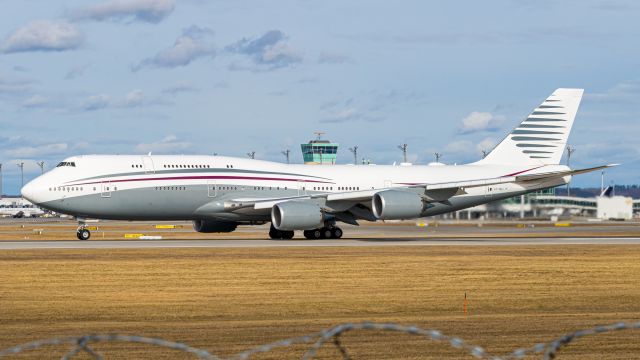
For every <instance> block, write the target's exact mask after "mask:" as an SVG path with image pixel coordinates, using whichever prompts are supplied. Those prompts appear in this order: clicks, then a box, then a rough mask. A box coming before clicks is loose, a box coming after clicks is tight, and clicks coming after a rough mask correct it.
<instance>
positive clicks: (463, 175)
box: [22, 89, 612, 240]
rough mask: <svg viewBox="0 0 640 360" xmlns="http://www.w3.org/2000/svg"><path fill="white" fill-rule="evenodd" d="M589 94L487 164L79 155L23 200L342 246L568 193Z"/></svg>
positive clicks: (552, 103) (526, 125) (97, 214)
mask: <svg viewBox="0 0 640 360" xmlns="http://www.w3.org/2000/svg"><path fill="white" fill-rule="evenodd" d="M582 94H583V90H582V89H557V90H556V91H554V92H553V94H551V96H549V97H548V98H547V99H545V100H544V101H543V102H542V104H540V105H539V106H538V107H537V108H535V110H534V111H533V112H532V113H531V114H529V116H527V117H526V118H525V119H524V120H523V121H522V122H521V123H520V124H519V125H518V126H517V127H516V128H515V129H514V130H512V131H511V133H509V134H508V135H507V136H506V138H505V139H504V140H503V141H502V142H500V143H499V144H498V145H497V146H496V147H495V148H494V149H493V150H492V151H491V152H490V153H489V154H488V155H487V156H486V157H485V158H484V159H482V160H480V161H477V162H474V163H470V164H465V165H438V166H433V165H431V166H430V165H425V166H423V165H414V166H390V165H389V166H382V165H376V166H373V165H369V166H367V165H363V166H353V165H330V166H310V165H293V164H292V165H290V164H282V163H276V162H269V161H260V160H253V159H243V158H234V157H224V156H184V155H177V156H176V155H171V156H169V155H167V156H160V155H148V156H140V155H82V156H73V157H70V158H67V159H65V160H64V161H62V162H60V163H59V164H58V166H57V167H56V168H55V169H53V170H51V171H49V172H47V173H45V174H44V175H41V176H39V177H38V178H36V179H34V180H33V181H31V182H29V183H28V184H27V185H25V186H24V187H23V188H22V195H23V196H24V197H25V198H26V199H28V200H30V201H31V202H33V203H34V204H36V205H38V206H40V207H42V208H45V209H49V210H52V211H55V212H58V213H64V214H69V215H72V216H74V217H76V218H77V219H78V221H79V226H78V229H77V237H78V239H80V240H88V239H89V237H90V236H91V233H90V232H89V229H88V228H87V226H86V224H85V222H84V220H85V219H87V218H99V219H119V220H191V221H193V227H194V229H195V230H196V231H199V232H203V233H212V232H231V231H234V230H235V229H236V227H237V226H238V225H240V224H264V223H267V222H271V229H270V231H269V236H270V237H271V238H272V239H291V238H293V236H294V231H296V230H302V231H303V234H304V236H305V237H306V238H309V239H321V238H340V237H342V234H343V233H342V230H341V229H340V228H339V227H338V226H336V224H338V223H339V222H343V223H347V224H354V225H357V224H358V221H360V220H367V221H376V220H387V219H412V218H418V217H424V216H432V215H437V214H443V213H448V212H452V211H457V210H461V209H464V208H468V207H472V206H476V205H479V204H484V203H487V202H490V201H494V200H500V199H505V198H509V197H513V196H518V195H522V194H526V193H530V192H535V191H539V190H542V189H547V188H552V187H556V186H560V185H564V184H567V183H568V182H569V181H570V179H571V177H572V176H573V175H577V174H581V173H585V172H589V171H594V170H599V169H602V168H605V167H608V166H612V165H604V166H597V167H592V168H588V169H580V170H572V169H570V168H569V167H567V166H564V165H560V160H561V157H562V154H563V152H564V149H565V146H566V144H567V139H568V137H569V133H570V131H571V127H572V126H573V122H574V119H575V116H576V112H577V111H578V106H579V104H580V100H581V98H582Z"/></svg>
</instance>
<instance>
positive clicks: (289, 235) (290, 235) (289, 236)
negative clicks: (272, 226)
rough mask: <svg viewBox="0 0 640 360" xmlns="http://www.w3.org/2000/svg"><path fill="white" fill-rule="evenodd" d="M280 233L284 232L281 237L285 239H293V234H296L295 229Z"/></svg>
mask: <svg viewBox="0 0 640 360" xmlns="http://www.w3.org/2000/svg"><path fill="white" fill-rule="evenodd" d="M280 233H281V234H282V235H281V237H282V239H283V240H291V239H293V235H294V232H293V231H281V232H280Z"/></svg>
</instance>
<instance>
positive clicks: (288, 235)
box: [269, 225, 293, 240]
mask: <svg viewBox="0 0 640 360" xmlns="http://www.w3.org/2000/svg"><path fill="white" fill-rule="evenodd" d="M269 237H270V238H272V239H273V240H291V239H293V231H286V230H278V229H276V228H275V227H274V226H273V225H271V228H270V229H269Z"/></svg>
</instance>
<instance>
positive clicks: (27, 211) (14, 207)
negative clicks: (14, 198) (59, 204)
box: [0, 203, 44, 218]
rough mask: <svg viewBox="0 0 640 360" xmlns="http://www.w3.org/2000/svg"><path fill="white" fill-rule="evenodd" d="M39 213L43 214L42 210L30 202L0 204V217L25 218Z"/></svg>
mask: <svg viewBox="0 0 640 360" xmlns="http://www.w3.org/2000/svg"><path fill="white" fill-rule="evenodd" d="M41 215H44V211H42V209H40V208H39V207H37V206H36V205H32V204H23V203H15V204H2V205H0V217H5V216H10V217H12V218H26V217H37V216H41Z"/></svg>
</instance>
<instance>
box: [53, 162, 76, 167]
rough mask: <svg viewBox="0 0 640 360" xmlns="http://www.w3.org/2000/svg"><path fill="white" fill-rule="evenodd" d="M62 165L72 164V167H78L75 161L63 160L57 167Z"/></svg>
mask: <svg viewBox="0 0 640 360" xmlns="http://www.w3.org/2000/svg"><path fill="white" fill-rule="evenodd" d="M60 166H71V167H76V163H75V162H73V161H63V162H61V163H60V164H58V165H56V167H60Z"/></svg>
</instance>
